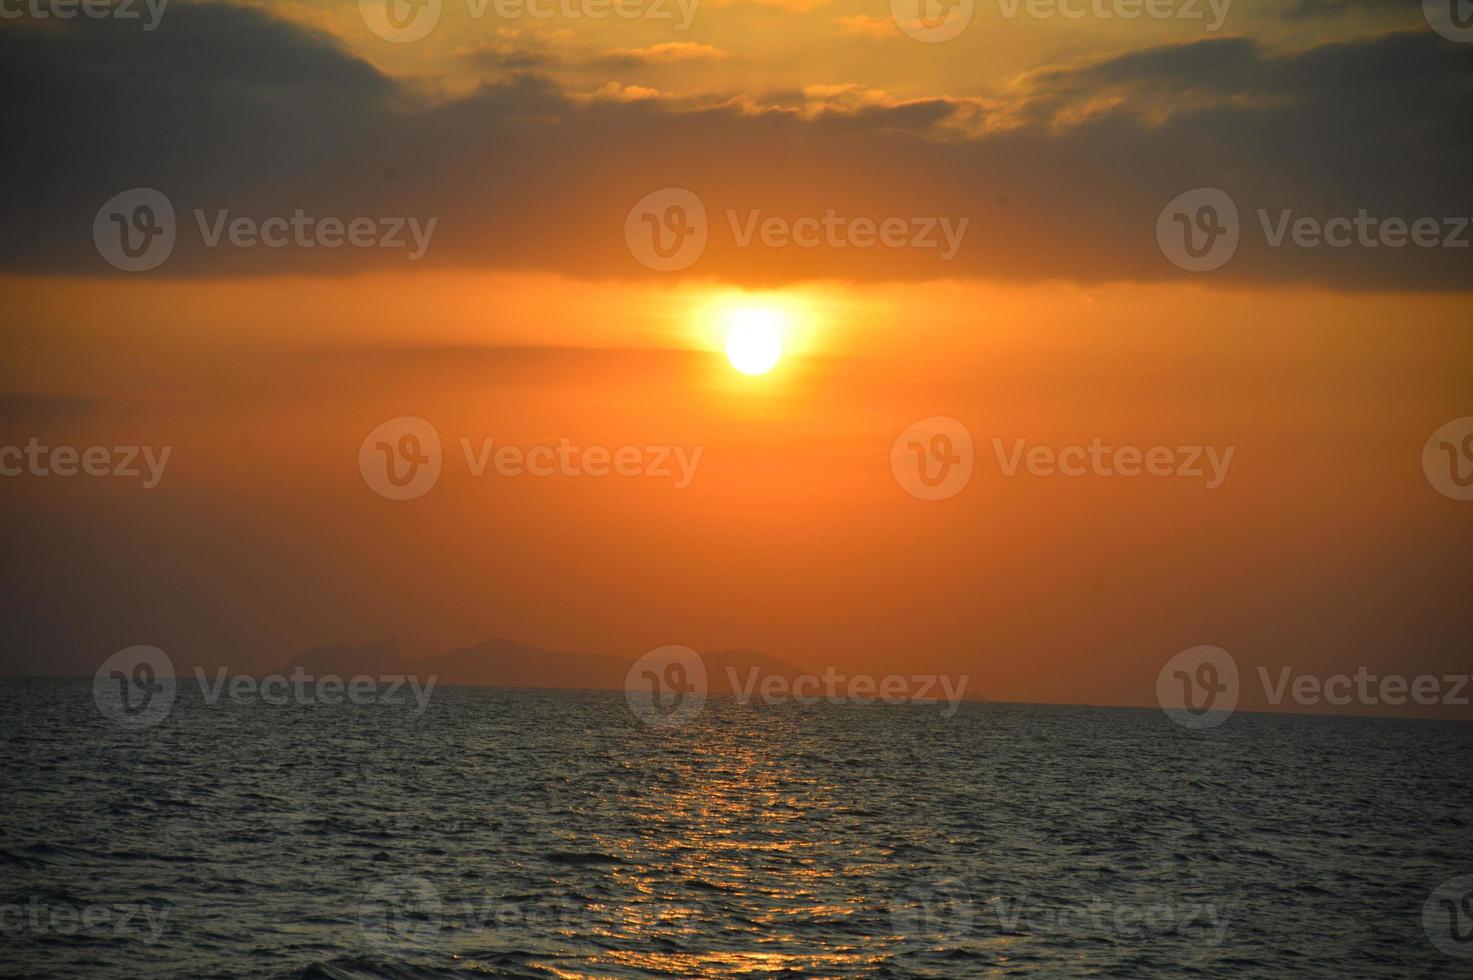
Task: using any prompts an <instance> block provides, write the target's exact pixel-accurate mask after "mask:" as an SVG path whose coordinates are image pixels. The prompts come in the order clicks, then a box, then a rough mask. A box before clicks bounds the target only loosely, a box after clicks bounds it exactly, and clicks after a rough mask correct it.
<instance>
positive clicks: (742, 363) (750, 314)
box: [725, 304, 786, 375]
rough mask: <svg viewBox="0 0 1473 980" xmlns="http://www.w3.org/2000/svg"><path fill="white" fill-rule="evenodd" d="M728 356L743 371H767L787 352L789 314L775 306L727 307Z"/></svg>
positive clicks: (747, 372)
mask: <svg viewBox="0 0 1473 980" xmlns="http://www.w3.org/2000/svg"><path fill="white" fill-rule="evenodd" d="M725 320H726V358H727V360H729V361H731V366H732V367H734V368H736V369H737V370H738V371H740V372H742V373H743V374H753V375H755V374H766V373H767V372H768V371H771V370H772V369H773V368H775V367H777V362H778V361H779V360H780V359H781V358H782V355H783V327H784V326H785V320H786V317H785V316H784V315H783V313H782V311H781V310H779V309H777V308H776V307H772V306H761V305H756V304H743V305H740V306H733V307H732V308H731V309H729V310H727V312H726V316H725Z"/></svg>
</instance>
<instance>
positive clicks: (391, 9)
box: [358, 0, 442, 44]
mask: <svg viewBox="0 0 1473 980" xmlns="http://www.w3.org/2000/svg"><path fill="white" fill-rule="evenodd" d="M441 6H442V0H358V15H359V16H360V17H362V18H363V23H364V25H365V26H366V27H367V28H368V29H369V30H370V31H372V32H373V33H374V34H377V35H378V36H379V37H380V38H382V39H384V40H385V41H391V42H393V43H394V44H406V43H408V42H410V41H418V40H419V39H420V38H422V37H424V36H425V35H427V34H429V33H430V31H433V30H434V29H435V25H436V24H438V23H440V9H441Z"/></svg>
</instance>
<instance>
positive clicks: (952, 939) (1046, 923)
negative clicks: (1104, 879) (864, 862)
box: [890, 877, 1235, 947]
mask: <svg viewBox="0 0 1473 980" xmlns="http://www.w3.org/2000/svg"><path fill="white" fill-rule="evenodd" d="M1234 908H1235V903H1226V904H1223V903H1218V902H1199V901H1191V900H1187V899H1181V898H1178V897H1176V896H1169V897H1168V896H1163V898H1162V899H1161V900H1160V901H1157V902H1151V903H1148V904H1138V903H1133V902H1120V901H1116V900H1114V899H1110V898H1106V897H1104V896H1095V897H1092V898H1087V899H1085V900H1083V901H1077V902H1062V903H1061V902H1046V901H1039V900H1035V899H1034V898H1033V897H1032V896H1030V895H1028V894H1023V895H1018V896H1009V895H995V896H992V897H990V898H988V899H987V900H986V901H985V902H978V901H976V900H975V899H974V898H973V896H972V893H971V890H970V889H969V888H968V887H967V884H966V883H965V882H964V881H963V880H962V879H961V878H957V877H947V878H937V879H935V880H932V881H922V882H917V883H916V884H913V885H910V886H908V887H906V888H905V889H904V890H903V891H902V892H901V893H900V894H898V895H896V896H895V897H894V898H893V899H892V900H891V902H890V916H891V922H892V926H893V928H894V931H895V933H896V934H897V935H898V936H899V937H900V938H901V941H902V942H903V943H905V944H907V945H916V944H919V945H924V946H927V947H934V946H935V945H937V943H938V942H940V943H944V944H955V943H958V942H962V941H965V940H967V939H970V938H972V937H974V936H976V935H978V934H979V933H983V932H986V933H987V934H991V933H992V932H993V930H992V929H991V928H990V927H989V928H987V929H985V930H984V929H982V928H980V923H979V921H978V920H979V919H982V918H985V917H986V916H987V915H988V914H989V913H990V914H991V915H993V916H995V917H996V919H997V926H998V931H1000V932H1001V933H1002V934H1003V935H1031V936H1037V935H1071V936H1081V937H1083V936H1094V937H1099V938H1108V939H1116V940H1118V939H1128V940H1138V939H1142V938H1145V937H1151V936H1164V935H1175V936H1179V937H1181V938H1183V939H1186V940H1189V941H1195V942H1200V943H1201V944H1203V945H1205V946H1221V945H1222V944H1223V942H1225V941H1226V939H1227V934H1228V928H1229V926H1230V924H1231V922H1232V917H1233V912H1234Z"/></svg>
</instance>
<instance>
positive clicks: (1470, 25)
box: [1422, 0, 1473, 44]
mask: <svg viewBox="0 0 1473 980" xmlns="http://www.w3.org/2000/svg"><path fill="white" fill-rule="evenodd" d="M1422 16H1423V17H1425V18H1427V26H1429V27H1431V28H1432V29H1433V30H1434V31H1436V32H1437V33H1438V34H1441V35H1442V36H1443V37H1445V38H1447V39H1448V40H1449V41H1457V42H1458V43H1460V44H1469V43H1473V2H1469V0H1422Z"/></svg>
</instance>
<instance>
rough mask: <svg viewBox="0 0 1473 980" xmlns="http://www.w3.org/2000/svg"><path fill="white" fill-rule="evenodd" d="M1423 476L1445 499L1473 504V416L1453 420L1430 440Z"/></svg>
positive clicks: (1426, 448)
mask: <svg viewBox="0 0 1473 980" xmlns="http://www.w3.org/2000/svg"><path fill="white" fill-rule="evenodd" d="M1422 472H1423V473H1424V474H1425V475H1426V477H1427V482H1428V483H1430V484H1432V489H1434V490H1436V491H1437V492H1438V493H1440V494H1442V495H1443V496H1444V497H1451V498H1452V499H1453V500H1473V415H1469V416H1464V417H1463V418H1460V419H1453V420H1452V421H1451V422H1448V423H1446V424H1445V425H1443V426H1442V427H1440V428H1439V429H1438V430H1437V431H1436V432H1434V433H1432V435H1431V436H1429V437H1428V439H1427V444H1426V445H1425V446H1423V447H1422Z"/></svg>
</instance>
